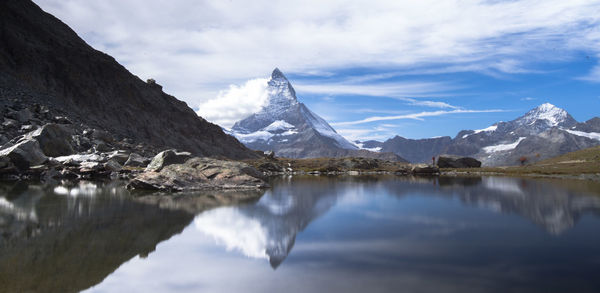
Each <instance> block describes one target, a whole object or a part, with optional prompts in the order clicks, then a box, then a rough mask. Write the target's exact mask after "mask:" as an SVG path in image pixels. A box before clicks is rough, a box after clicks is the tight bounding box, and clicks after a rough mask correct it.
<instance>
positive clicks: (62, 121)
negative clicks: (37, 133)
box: [52, 116, 73, 124]
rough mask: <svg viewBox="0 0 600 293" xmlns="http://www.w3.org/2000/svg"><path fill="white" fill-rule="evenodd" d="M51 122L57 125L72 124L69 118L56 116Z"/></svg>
mask: <svg viewBox="0 0 600 293" xmlns="http://www.w3.org/2000/svg"><path fill="white" fill-rule="evenodd" d="M52 121H54V122H56V123H58V124H73V122H71V120H69V118H67V117H64V116H56V117H54V118H53V119H52Z"/></svg>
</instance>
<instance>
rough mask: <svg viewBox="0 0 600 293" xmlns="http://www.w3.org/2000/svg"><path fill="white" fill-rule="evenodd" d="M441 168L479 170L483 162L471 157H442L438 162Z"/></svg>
mask: <svg viewBox="0 0 600 293" xmlns="http://www.w3.org/2000/svg"><path fill="white" fill-rule="evenodd" d="M437 166H438V167H440V168H479V167H481V162H480V161H478V160H477V159H475V158H471V157H458V156H448V155H444V156H440V157H439V158H438V161H437Z"/></svg>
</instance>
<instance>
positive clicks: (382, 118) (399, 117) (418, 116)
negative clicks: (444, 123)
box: [331, 109, 506, 126]
mask: <svg viewBox="0 0 600 293" xmlns="http://www.w3.org/2000/svg"><path fill="white" fill-rule="evenodd" d="M505 111H506V110H496V109H495V110H463V109H458V110H452V111H431V112H419V113H412V114H405V115H395V116H373V117H368V118H365V119H361V120H356V121H346V122H335V123H331V125H334V126H344V125H358V124H364V123H369V122H376V121H389V120H402V119H413V120H423V118H424V117H433V116H441V115H449V114H463V113H494V112H505Z"/></svg>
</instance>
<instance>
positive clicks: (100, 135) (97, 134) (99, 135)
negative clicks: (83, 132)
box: [92, 129, 113, 143]
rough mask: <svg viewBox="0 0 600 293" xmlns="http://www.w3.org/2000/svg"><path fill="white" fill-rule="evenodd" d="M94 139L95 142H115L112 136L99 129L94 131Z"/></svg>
mask: <svg viewBox="0 0 600 293" xmlns="http://www.w3.org/2000/svg"><path fill="white" fill-rule="evenodd" d="M92 138H93V139H95V140H101V141H104V142H109V143H110V142H112V141H113V138H112V136H111V135H110V133H108V132H106V131H104V130H99V129H94V131H93V132H92Z"/></svg>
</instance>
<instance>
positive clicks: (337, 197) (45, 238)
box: [0, 176, 600, 292]
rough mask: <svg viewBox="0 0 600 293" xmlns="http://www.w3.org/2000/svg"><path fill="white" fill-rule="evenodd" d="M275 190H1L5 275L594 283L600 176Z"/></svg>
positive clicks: (303, 287) (386, 180) (592, 286)
mask: <svg viewBox="0 0 600 293" xmlns="http://www.w3.org/2000/svg"><path fill="white" fill-rule="evenodd" d="M272 185H273V188H272V189H270V190H267V191H266V192H265V193H264V195H262V197H261V198H260V199H259V200H248V198H254V197H256V195H257V194H245V193H240V192H235V193H231V194H224V193H220V194H184V195H177V196H174V197H164V196H155V195H153V196H145V197H139V198H138V197H132V196H131V195H129V193H128V192H127V191H126V190H124V189H123V188H122V184H121V183H119V182H111V183H106V184H100V183H90V182H82V183H79V184H77V185H74V186H44V185H36V184H12V185H0V231H1V232H2V238H1V239H2V242H1V244H0V245H1V246H0V284H2V285H3V286H2V288H6V290H8V291H9V292H19V291H34V292H77V291H80V290H84V289H87V288H90V291H92V292H115V291H135V292H196V291H203V292H239V291H242V290H243V291H245V292H270V291H277V292H278V291H286V292H307V291H309V292H310V291H330V292H340V291H344V292H363V291H369V292H390V291H394V292H395V291H397V290H398V289H402V290H407V291H421V292H441V291H442V292H453V291H456V292H464V291H483V292H498V291H515V292H564V291H578V292H597V291H598V290H599V289H600V281H598V280H597V278H596V277H595V272H596V271H598V269H600V258H598V256H599V255H600V236H598V233H597V231H598V230H599V229H600V218H598V215H599V211H600V184H599V183H598V182H592V181H568V180H549V179H548V180H539V179H537V180H534V179H520V178H504V177H483V178H481V177H456V178H454V177H439V178H410V177H395V176H339V177H325V176H321V177H309V176H307V177H294V178H290V177H282V178H276V179H273V182H272ZM258 195H260V194H258ZM222 205H227V206H222ZM219 206H221V207H219ZM174 235H177V236H175V237H173V236H174ZM267 261H268V263H269V264H270V265H266V262H267ZM57 268H60V269H57Z"/></svg>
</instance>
